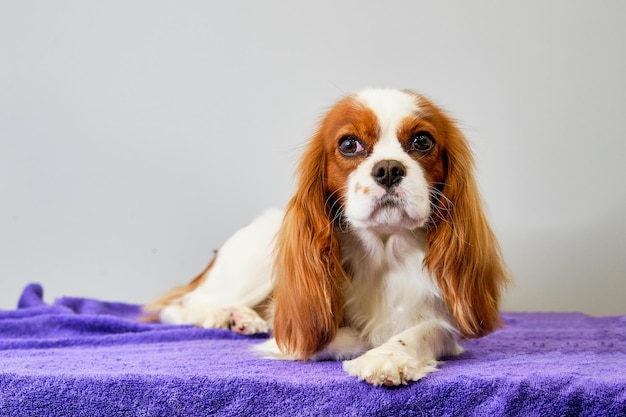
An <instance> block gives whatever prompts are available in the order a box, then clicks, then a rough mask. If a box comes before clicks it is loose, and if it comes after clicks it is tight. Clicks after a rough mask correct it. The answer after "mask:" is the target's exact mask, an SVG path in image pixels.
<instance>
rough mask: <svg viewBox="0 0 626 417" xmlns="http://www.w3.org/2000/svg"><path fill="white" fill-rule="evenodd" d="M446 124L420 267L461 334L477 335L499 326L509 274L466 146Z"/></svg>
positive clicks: (451, 126)
mask: <svg viewBox="0 0 626 417" xmlns="http://www.w3.org/2000/svg"><path fill="white" fill-rule="evenodd" d="M445 125H446V146H445V150H444V152H445V154H444V158H445V164H446V178H445V182H444V185H443V189H442V190H441V194H443V196H441V195H439V196H438V198H436V200H437V206H436V207H435V211H436V213H435V215H433V219H432V223H431V224H430V225H429V229H428V235H427V239H428V252H427V255H426V258H425V259H424V264H425V265H426V267H427V268H428V270H430V271H431V273H433V274H434V275H435V277H436V279H437V281H438V284H439V286H440V288H441V290H442V292H443V296H444V299H445V301H446V303H447V305H448V308H449V309H450V312H451V313H452V315H453V316H454V318H455V320H456V323H457V325H458V327H459V330H460V331H461V333H462V334H463V336H464V337H468V338H469V337H480V336H483V335H485V334H488V333H490V332H491V331H493V330H495V329H496V328H498V327H499V326H500V325H501V318H500V314H499V311H498V310H499V301H500V291H501V289H502V287H503V286H504V284H506V283H507V282H508V280H509V275H508V271H507V269H506V267H505V265H504V263H503V261H502V257H501V253H500V248H499V246H498V242H497V241H496V238H495V236H494V234H493V232H492V230H491V227H490V226H489V224H488V222H487V219H486V217H485V214H484V212H483V207H482V201H481V199H480V196H479V193H478V188H477V186H476V181H475V180H474V176H473V159H472V154H471V151H470V149H469V145H468V143H467V141H466V139H465V138H464V137H463V134H462V133H461V132H460V131H459V130H458V129H457V128H456V126H454V124H453V123H452V122H451V121H449V120H445Z"/></svg>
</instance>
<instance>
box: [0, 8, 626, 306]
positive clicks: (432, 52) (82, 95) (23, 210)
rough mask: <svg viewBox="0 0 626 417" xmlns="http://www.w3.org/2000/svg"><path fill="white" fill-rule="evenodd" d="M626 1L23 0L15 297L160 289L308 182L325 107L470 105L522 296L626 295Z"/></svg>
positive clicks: (585, 299) (13, 234)
mask: <svg viewBox="0 0 626 417" xmlns="http://www.w3.org/2000/svg"><path fill="white" fill-rule="evenodd" d="M625 21H626V3H625V2H621V1H610V0H606V1H602V2H593V1H591V0H589V1H586V2H585V1H569V0H566V1H550V2H546V1H523V2H522V1H520V2H501V1H482V2H476V1H473V2H466V1H444V2H434V1H405V2H402V1H386V2H384V6H383V2H364V1H352V2H348V1H341V2H336V1H326V2H324V1H315V2H307V4H296V2H277V1H268V0H265V1H247V2H241V1H232V2H204V1H198V2H193V1H168V2H165V1H145V2H138V1H134V2H133V1H106V2H103V1H101V2H85V1H80V0H78V1H63V0H60V1H55V2H46V1H21V0H17V1H2V2H0V199H1V200H0V201H1V204H0V280H1V281H0V308H13V307H14V306H15V303H16V301H17V298H18V296H19V294H20V291H21V289H22V288H23V286H24V285H26V284H27V283H28V282H31V281H37V282H41V283H42V284H43V285H44V288H45V290H46V299H47V300H48V301H52V300H53V299H54V298H55V297H58V296H62V295H72V296H90V297H97V298H100V299H106V300H119V301H130V302H137V303H140V302H145V301H149V300H150V299H152V298H153V297H155V296H157V295H158V294H159V293H161V292H162V291H164V290H166V289H168V288H170V287H171V286H173V285H176V284H179V283H182V282H183V281H186V280H188V279H190V278H192V277H193V276H194V275H195V274H196V273H197V272H199V271H200V270H201V269H202V268H203V267H204V265H205V264H206V263H207V262H208V260H209V258H210V256H211V251H212V249H214V248H217V247H218V246H219V245H220V243H221V242H222V241H223V240H224V239H225V238H226V237H227V236H228V235H229V234H230V233H231V232H232V231H233V230H234V229H235V228H237V227H239V226H240V225H242V224H243V223H244V222H247V221H248V220H249V219H251V218H252V217H253V216H254V215H256V214H257V213H258V212H259V211H261V210H262V209H263V208H265V207H269V206H282V205H284V204H285V203H286V201H287V199H288V197H289V195H290V192H291V190H292V177H291V176H292V173H293V169H294V165H295V162H296V160H297V157H298V154H299V150H300V147H301V145H302V144H303V143H304V142H305V141H306V139H307V137H308V136H309V135H310V134H311V132H312V131H313V129H314V126H315V123H316V121H317V120H318V118H319V116H320V115H321V113H322V111H323V109H324V108H326V107H327V106H329V105H330V104H331V103H332V102H333V101H334V100H336V99H337V98H338V97H339V96H341V95H342V94H344V93H347V92H350V91H354V90H358V89H361V88H364V87H401V88H412V89H415V90H418V91H421V92H423V93H425V94H426V95H428V96H430V97H432V98H433V99H435V101H437V102H439V103H440V104H442V105H443V106H444V107H446V108H447V109H448V110H449V111H450V112H452V114H453V115H455V116H456V117H457V118H458V119H459V120H461V122H462V125H463V127H464V128H465V132H466V133H467V135H468V136H469V138H470V139H471V141H472V143H473V145H474V149H475V152H476V157H477V163H478V174H479V182H480V184H481V186H482V190H483V195H484V197H485V200H486V202H487V204H488V205H489V207H490V212H491V217H492V219H493V223H494V227H495V229H496V231H497V233H498V235H499V237H500V238H501V243H502V246H503V248H504V251H505V255H506V257H507V259H508V262H509V265H510V267H511V269H512V271H513V273H514V275H515V278H516V285H515V286H514V287H512V288H511V289H510V290H509V292H508V295H507V298H506V302H505V308H507V309H509V310H580V311H585V312H589V313H593V314H623V313H626V304H625V301H624V300H625V295H626V279H624V278H625V277H624V275H626V274H625V273H626V260H625V257H624V251H625V249H626V238H625V237H624V236H625V234H626V220H625V213H626V165H625V164H624V163H623V160H624V156H625V151H626V137H625V134H624V128H623V124H624V120H625V119H624V117H625V116H624V113H625V112H626V81H625V78H626V76H625V74H626V46H625V44H624V40H625V39H626V24H624V22H625Z"/></svg>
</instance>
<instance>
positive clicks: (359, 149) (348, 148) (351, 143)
mask: <svg viewBox="0 0 626 417" xmlns="http://www.w3.org/2000/svg"><path fill="white" fill-rule="evenodd" d="M339 152H341V154H342V155H345V156H355V155H361V154H363V153H365V148H364V147H363V145H362V144H361V142H359V140H358V139H357V138H355V137H354V136H346V137H344V138H342V139H341V142H339Z"/></svg>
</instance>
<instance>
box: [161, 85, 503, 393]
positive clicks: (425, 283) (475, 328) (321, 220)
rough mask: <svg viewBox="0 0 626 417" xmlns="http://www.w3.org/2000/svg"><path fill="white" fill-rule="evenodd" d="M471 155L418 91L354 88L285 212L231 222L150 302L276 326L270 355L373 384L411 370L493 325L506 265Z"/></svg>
mask: <svg viewBox="0 0 626 417" xmlns="http://www.w3.org/2000/svg"><path fill="white" fill-rule="evenodd" d="M472 165H473V162H472V154H471V151H470V149H469V146H468V142H467V140H466V139H465V137H464V136H463V134H462V133H461V131H460V130H459V129H458V128H457V127H456V125H455V124H454V122H453V121H452V120H451V119H450V117H448V116H447V115H446V114H445V113H444V112H443V111H442V110H441V109H440V108H439V107H437V106H436V105H435V104H433V103H432V102H431V101H429V100H428V99H426V98H425V97H423V96H421V95H419V94H416V93H414V92H411V91H398V90H366V91H362V92H360V93H357V94H354V95H349V96H347V97H345V98H343V99H342V100H340V101H339V102H337V103H336V104H335V105H334V106H333V107H332V108H331V109H330V110H329V111H328V113H327V114H326V115H325V116H324V117H323V119H322V121H321V123H320V125H319V128H318V130H317V133H316V134H315V135H314V136H313V137H312V139H311V140H310V142H309V144H308V146H307V148H306V150H305V152H304V155H303V156H302V159H301V162H300V164H299V166H298V171H297V174H298V180H297V186H296V191H295V194H294V196H293V198H292V199H291V201H290V202H289V204H288V205H287V208H286V211H285V212H279V211H269V212H266V213H264V214H263V215H261V216H260V217H259V218H257V219H256V220H254V221H253V222H252V223H251V224H250V225H248V226H247V227H245V228H243V229H241V230H239V231H238V232H236V233H235V234H234V235H233V236H232V237H231V238H229V239H228V240H227V241H226V242H225V243H224V245H223V247H222V248H221V249H220V250H219V251H218V252H217V253H216V255H215V257H214V258H213V260H212V261H211V263H210V264H209V266H208V267H207V268H206V270H205V271H204V272H202V273H201V274H200V275H199V276H198V277H197V278H196V279H194V280H193V281H191V282H190V283H189V284H187V285H185V286H182V287H179V288H176V289H174V290H173V291H171V292H170V293H168V294H166V295H165V296H163V298H162V299H160V300H158V301H157V302H155V303H153V304H152V305H151V306H150V307H149V308H150V309H151V310H152V311H153V312H156V315H157V317H158V318H159V320H160V321H161V322H164V323H171V324H183V323H184V324H193V325H196V326H201V327H208V328H229V329H231V330H233V331H235V332H238V333H243V334H254V333H265V332H268V331H271V332H272V334H273V337H274V338H273V339H270V340H269V341H268V342H265V343H262V344H261V345H260V346H259V347H258V349H259V351H262V352H264V353H265V354H266V355H267V356H270V357H275V358H283V359H299V360H307V359H312V360H343V361H344V362H343V368H344V369H345V370H346V371H347V372H348V373H349V374H350V375H353V376H355V377H357V378H358V379H361V380H365V381H367V382H368V383H370V384H372V385H385V386H394V385H400V384H407V383H408V381H415V380H418V379H420V378H422V377H423V376H425V375H427V374H428V373H430V372H433V371H436V370H437V368H436V366H437V364H438V362H437V361H438V360H440V359H441V358H445V357H447V356H452V355H457V354H459V353H460V352H462V348H461V347H460V346H459V341H460V340H461V339H463V338H475V337H480V336H483V335H486V334H488V333H490V332H491V331H493V330H494V329H496V328H498V327H499V326H500V325H501V319H500V315H499V312H498V304H499V299H500V292H501V290H502V288H503V286H504V284H506V283H507V281H508V280H509V277H508V272H507V269H506V267H505V265H504V263H503V260H502V256H501V254H500V249H499V247H498V243H497V241H496V239H495V237H494V234H493V232H492V230H491V228H490V226H489V224H488V222H487V219H486V217H485V214H484V212H483V208H482V205H481V200H480V196H479V193H478V190H477V187H476V182H475V180H474V177H473V172H472V171H473V166H472Z"/></svg>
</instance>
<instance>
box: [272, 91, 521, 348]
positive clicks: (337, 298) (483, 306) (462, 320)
mask: <svg viewBox="0 0 626 417" xmlns="http://www.w3.org/2000/svg"><path fill="white" fill-rule="evenodd" d="M411 94H414V93H411ZM414 95H415V99H416V100H417V101H418V102H419V105H420V108H421V109H422V110H423V111H422V113H420V114H418V115H416V116H415V119H409V120H407V121H405V122H406V123H403V125H402V126H401V127H400V129H399V132H398V136H399V139H400V140H402V137H403V136H408V135H409V134H410V132H411V131H412V132H414V131H415V129H416V126H417V125H419V129H421V130H426V131H428V132H429V133H431V134H432V135H433V137H435V138H436V147H435V149H433V151H432V152H430V153H429V155H427V156H423V155H420V156H419V158H420V159H419V162H420V163H421V164H422V166H423V167H424V171H425V172H426V176H427V179H428V180H429V183H430V184H431V186H433V188H434V187H438V186H439V187H440V188H441V191H442V192H443V194H444V195H445V196H446V198H447V199H449V200H450V202H451V206H448V205H447V204H446V202H447V201H446V200H445V199H443V198H442V199H441V201H440V202H439V205H438V207H437V213H436V215H435V214H434V215H433V216H432V217H433V219H432V220H431V223H430V224H429V228H428V232H427V243H428V252H427V255H426V258H425V260H424V265H425V267H426V268H427V269H428V270H429V271H430V272H431V273H432V274H433V276H434V277H435V278H436V280H437V282H438V285H439V287H440V288H441V291H442V293H443V296H444V300H445V302H446V304H447V305H448V308H449V310H450V312H451V314H452V315H453V317H454V319H455V321H456V323H457V325H458V327H459V330H460V331H461V333H462V335H463V336H464V337H479V336H483V335H485V334H487V333H489V332H491V331H493V330H494V329H496V328H497V327H498V326H500V324H501V320H500V315H499V313H498V306H499V298H500V296H499V295H500V291H501V287H502V286H503V285H505V284H506V283H507V282H508V280H509V277H508V271H507V269H506V267H505V266H504V263H503V261H502V258H501V255H500V249H499V247H498V244H497V242H496V239H495V237H494V234H493V232H492V230H491V228H490V227H489V224H488V222H487V220H486V218H485V215H484V213H483V209H482V203H481V201H480V197H479V194H478V190H477V186H476V182H475V180H474V177H473V161H472V154H471V151H470V149H469V145H468V143H467V140H466V139H465V138H464V136H463V135H462V134H461V132H460V131H459V130H458V128H457V127H456V126H455V124H454V122H453V121H452V120H451V119H449V118H448V117H447V116H445V115H444V114H443V112H441V110H439V109H438V108H437V107H436V106H435V105H434V104H432V103H431V102H429V101H427V100H426V99H425V98H423V97H421V96H419V95H417V94H414ZM372 115H373V114H372V113H371V111H368V110H367V109H363V108H359V105H358V104H355V103H354V101H353V100H352V99H351V98H347V99H344V100H342V101H340V102H338V104H337V105H335V107H333V108H332V109H331V110H330V111H329V113H328V114H327V115H326V117H325V118H324V119H323V120H322V123H321V124H320V128H319V130H318V132H317V134H316V135H315V136H314V137H313V138H312V139H311V141H310V143H309V145H308V147H307V149H306V151H305V153H304V155H303V157H302V160H301V162H300V165H299V168H298V172H299V174H300V177H299V181H298V184H297V189H296V193H295V195H294V197H293V198H292V199H291V201H290V202H289V205H288V206H287V212H286V215H285V220H284V222H283V225H282V227H281V229H280V232H279V235H278V240H277V242H278V245H277V258H276V264H275V273H276V282H275V287H274V303H275V318H274V335H275V337H276V340H277V343H278V345H279V346H280V347H281V349H283V350H284V351H285V352H287V353H290V354H292V355H295V356H296V357H298V358H301V359H307V358H309V357H310V356H311V355H313V354H314V353H315V352H317V351H319V350H321V349H322V348H324V347H325V346H326V345H327V344H328V343H329V342H330V341H331V340H332V339H333V338H334V336H335V334H336V331H337V329H338V327H339V325H340V324H341V321H342V317H343V304H344V301H345V300H344V294H343V287H344V285H345V284H346V283H347V282H348V281H349V278H348V277H347V275H346V272H345V271H344V270H343V268H342V266H341V253H340V247H339V244H338V241H337V237H336V236H335V230H334V226H333V224H332V223H331V221H330V219H329V215H331V216H332V214H331V213H330V210H329V207H328V206H329V205H330V204H332V202H333V200H329V198H330V197H331V196H334V197H333V198H335V199H336V200H338V201H339V202H341V200H342V198H343V196H342V193H343V192H342V191H341V190H342V187H343V186H345V184H346V179H347V176H348V174H349V173H350V172H351V170H353V169H354V168H355V165H354V159H353V160H352V162H342V161H341V159H340V158H337V149H336V148H337V144H338V143H339V141H340V139H341V137H342V136H345V135H350V134H355V136H357V137H359V138H360V139H362V140H363V142H364V145H365V146H368V144H369V146H373V141H375V139H376V136H377V135H378V131H377V129H376V123H375V119H374V123H372V118H371V116H372ZM354 130H356V131H354ZM372 138H373V139H372ZM441 184H443V186H441Z"/></svg>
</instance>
